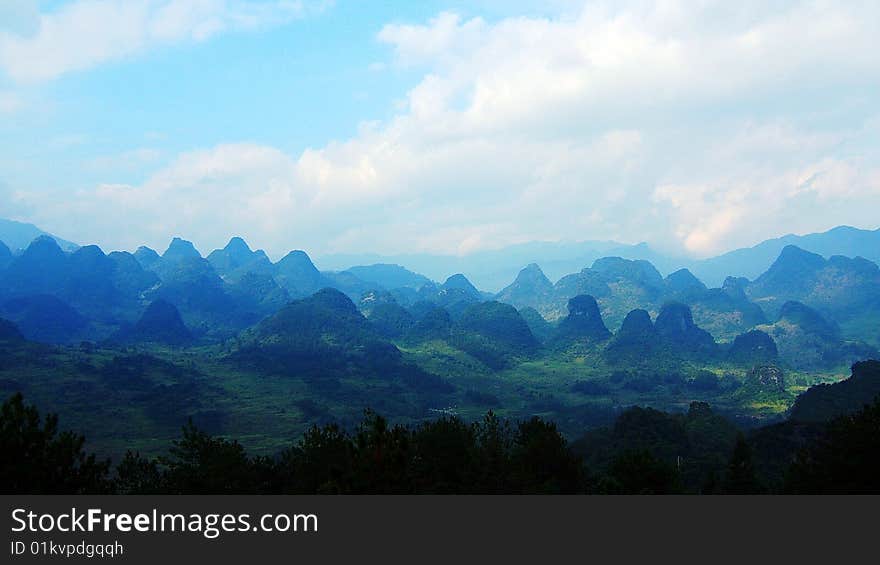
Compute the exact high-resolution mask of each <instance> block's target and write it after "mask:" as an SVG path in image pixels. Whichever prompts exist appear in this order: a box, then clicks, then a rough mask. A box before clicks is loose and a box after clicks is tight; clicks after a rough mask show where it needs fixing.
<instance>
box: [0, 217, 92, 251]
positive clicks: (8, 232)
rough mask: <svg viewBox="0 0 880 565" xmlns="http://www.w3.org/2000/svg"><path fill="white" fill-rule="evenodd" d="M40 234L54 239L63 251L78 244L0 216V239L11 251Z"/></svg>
mask: <svg viewBox="0 0 880 565" xmlns="http://www.w3.org/2000/svg"><path fill="white" fill-rule="evenodd" d="M41 235H45V236H49V237H51V238H52V239H54V240H55V241H56V242H58V246H59V247H61V249H63V250H64V251H75V250H76V249H77V248H78V247H79V245H77V244H75V243H73V242H70V241H67V240H65V239H61V238H60V237H58V236H55V235H52V234H51V233H48V232H45V231H43V230H41V229H40V228H38V227H37V226H35V225H33V224H28V223H25V222H16V221H14V220H6V219H4V218H0V241H2V242H3V243H4V244H5V246H6V247H8V248H9V250H10V251H12V252H13V253H14V252H16V251H19V250H22V249H25V248H27V246H28V245H30V244H31V242H32V241H33V240H35V239H37V238H38V237H40V236H41ZM0 260H2V258H0Z"/></svg>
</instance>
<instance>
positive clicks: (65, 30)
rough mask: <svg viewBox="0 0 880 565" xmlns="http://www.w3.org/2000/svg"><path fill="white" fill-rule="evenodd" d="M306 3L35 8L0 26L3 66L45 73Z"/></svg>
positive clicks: (259, 20)
mask: <svg viewBox="0 0 880 565" xmlns="http://www.w3.org/2000/svg"><path fill="white" fill-rule="evenodd" d="M305 11H306V7H305V6H304V4H303V3H302V2H299V1H291V0H276V1H265V2H248V1H244V0H76V1H74V2H72V3H70V4H65V5H63V6H61V7H60V8H59V9H57V10H56V11H53V12H48V13H42V14H39V17H38V19H37V20H36V22H35V23H33V25H32V26H31V27H33V28H34V29H32V30H27V29H25V30H21V29H16V28H12V29H0V68H2V69H3V70H4V71H5V72H6V74H7V75H8V76H9V77H10V78H11V79H12V80H14V81H16V82H38V81H45V80H49V79H53V78H55V77H58V76H60V75H62V74H64V73H67V72H71V71H79V70H84V69H88V68H91V67H94V66H96V65H99V64H101V63H105V62H108V61H117V60H120V59H124V58H126V57H130V56H133V55H137V54H139V53H142V52H144V51H146V50H148V49H151V48H154V47H161V46H165V45H172V44H175V43H182V42H198V41H204V40H206V39H208V38H210V37H211V36H213V35H216V34H218V33H222V32H226V31H247V30H253V29H258V28H261V27H265V26H271V25H278V24H282V23H285V22H287V21H290V20H292V19H295V18H299V17H302V16H303V15H304V13H305ZM17 27H20V26H17Z"/></svg>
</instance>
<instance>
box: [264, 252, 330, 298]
mask: <svg viewBox="0 0 880 565" xmlns="http://www.w3.org/2000/svg"><path fill="white" fill-rule="evenodd" d="M275 280H276V281H277V282H278V284H279V285H281V286H282V287H283V288H284V289H286V290H287V292H289V293H290V296H291V297H294V298H301V297H305V296H309V295H310V294H313V293H315V292H317V291H319V290H321V289H322V288H325V287H328V286H330V283H329V281H328V280H327V278H326V277H324V275H322V274H321V273H320V272H319V271H318V269H317V268H316V267H315V264H314V263H312V260H311V259H310V258H309V256H308V254H306V252H305V251H299V250H296V251H291V252H290V253H288V254H287V255H285V256H284V257H283V258H282V259H281V260H280V261H278V262H277V263H276V264H275Z"/></svg>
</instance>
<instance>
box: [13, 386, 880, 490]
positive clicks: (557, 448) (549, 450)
mask: <svg viewBox="0 0 880 565" xmlns="http://www.w3.org/2000/svg"><path fill="white" fill-rule="evenodd" d="M878 430H880V401H877V402H875V403H874V404H873V405H872V406H868V407H865V409H863V410H862V411H860V412H859V413H857V414H855V415H852V416H846V417H842V418H838V419H836V420H834V421H833V422H831V424H829V426H828V431H827V433H825V434H822V436H821V437H820V439H818V440H816V441H814V442H812V443H810V444H808V445H806V446H805V447H804V448H803V449H802V450H801V451H800V452H799V453H798V455H797V458H796V459H795V461H794V462H793V463H792V464H791V465H790V467H789V469H788V472H787V474H786V481H785V486H784V488H783V489H782V491H783V492H792V493H825V492H849V493H862V492H878V490H880V489H878V479H877V477H878V476H880V475H878V471H880V433H878ZM84 443H85V438H84V437H83V436H81V435H77V434H75V433H72V432H68V431H59V428H58V418H57V417H56V416H54V415H51V414H50V415H47V416H46V417H45V418H41V416H40V414H39V412H38V411H37V409H36V408H35V407H33V406H29V405H27V404H25V402H24V399H23V397H22V395H21V394H16V395H14V396H13V397H11V398H10V399H8V400H7V401H6V402H4V404H3V406H2V410H0V453H2V454H3V457H2V461H0V484H2V490H3V491H4V492H6V493H20V494H24V493H29V494H103V493H115V494H160V493H167V494H245V493H250V494H315V493H318V494H379V493H383V494H447V493H448V494H453V493H454V494H469V493H474V494H477V493H479V494H577V493H583V494H592V493H598V494H671V493H679V492H684V488H683V487H682V482H681V478H680V476H679V473H678V470H677V469H676V467H675V466H673V465H670V464H667V463H666V462H664V461H662V460H660V459H658V458H656V457H654V456H653V455H651V453H650V452H649V451H648V450H644V449H640V450H622V451H621V452H620V453H619V454H618V455H617V456H616V457H615V458H614V459H613V461H612V462H611V464H610V465H608V467H607V468H606V469H603V471H602V472H601V473H598V474H596V473H592V472H591V471H590V470H588V469H587V468H586V466H585V465H584V462H583V459H582V458H580V457H578V456H577V455H575V454H574V453H573V452H572V450H571V449H570V447H569V445H568V443H567V442H566V440H565V438H564V437H563V436H562V435H561V434H560V432H559V430H558V429H557V428H556V425H555V424H553V423H552V422H548V421H545V420H543V419H541V418H538V417H534V418H531V419H528V420H525V421H521V422H511V421H510V420H506V419H502V418H499V417H498V416H496V415H495V414H493V413H492V412H489V413H488V414H487V415H486V416H485V417H484V418H483V419H482V420H481V421H479V422H475V423H466V422H464V421H463V420H461V419H460V418H457V417H443V418H440V419H437V420H434V421H430V422H425V423H422V424H419V425H417V426H413V427H408V426H402V425H393V426H392V425H390V424H389V423H388V422H387V420H385V419H384V418H383V417H382V416H380V415H378V414H376V413H373V412H370V411H368V412H366V413H365V416H364V419H363V421H362V422H361V423H360V425H359V426H358V427H357V428H356V429H355V430H354V431H353V432H347V431H345V430H342V429H341V428H339V427H338V426H336V425H334V424H330V425H326V426H323V427H317V426H315V427H312V428H311V429H309V430H308V431H307V432H306V433H305V434H304V435H303V437H302V438H301V439H300V440H299V441H298V442H296V443H295V444H294V445H292V446H291V447H289V448H287V449H285V450H283V451H282V452H281V453H279V454H277V455H276V456H274V457H265V456H256V457H253V456H249V455H248V454H247V452H246V451H245V449H244V448H243V446H242V445H241V444H240V443H238V442H237V441H235V440H229V439H224V438H219V437H212V436H211V435H209V434H207V433H205V432H204V431H202V430H199V429H198V428H196V427H195V426H194V425H193V424H192V423H189V424H187V425H186V426H184V428H183V430H182V436H181V437H180V438H179V439H178V440H175V441H173V442H172V445H171V446H170V447H169V449H168V452H167V454H165V455H162V456H159V457H156V458H146V457H143V456H141V455H139V454H137V453H134V452H128V453H126V455H125V457H124V458H123V459H122V460H121V461H120V462H119V463H118V464H117V465H116V466H115V467H114V466H112V464H111V462H110V461H109V460H104V461H102V460H98V459H97V458H96V457H95V456H94V455H92V454H87V453H86V452H85V451H84ZM699 492H703V493H711V494H727V493H731V494H733V493H736V494H745V493H753V494H757V493H766V492H768V489H767V487H766V486H764V485H763V484H762V483H761V482H760V481H759V480H758V478H757V476H756V474H755V470H754V464H753V461H752V450H751V448H750V446H749V443H748V442H747V441H746V439H745V438H744V437H743V436H742V435H740V436H739V438H738V439H737V441H736V444H735V446H734V449H733V452H732V453H731V454H730V458H729V460H728V463H727V465H726V466H725V467H724V468H721V469H717V470H714V469H713V470H712V471H711V472H710V473H709V474H708V476H707V477H706V481H705V484H704V486H703V487H702V488H701V489H700V491H699Z"/></svg>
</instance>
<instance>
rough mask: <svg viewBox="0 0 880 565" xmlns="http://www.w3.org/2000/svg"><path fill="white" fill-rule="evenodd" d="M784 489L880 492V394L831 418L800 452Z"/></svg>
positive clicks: (833, 492)
mask: <svg viewBox="0 0 880 565" xmlns="http://www.w3.org/2000/svg"><path fill="white" fill-rule="evenodd" d="M785 489H786V491H788V492H793V493H804V494H807V493H809V494H878V493H880V398H877V399H876V400H875V401H874V403H873V404H871V405H869V406H865V407H864V408H863V409H862V410H860V411H859V412H856V413H855V414H852V415H848V416H840V417H838V418H836V419H834V420H832V421H831V422H829V423H828V427H827V430H826V432H825V434H824V435H823V436H820V437H819V438H817V439H815V440H813V441H811V442H810V443H809V444H808V445H807V446H806V447H805V448H804V449H803V450H801V451H800V452H799V453H798V455H797V457H796V459H795V461H794V463H792V465H791V467H790V469H789V472H788V475H787V477H786V487H785Z"/></svg>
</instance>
